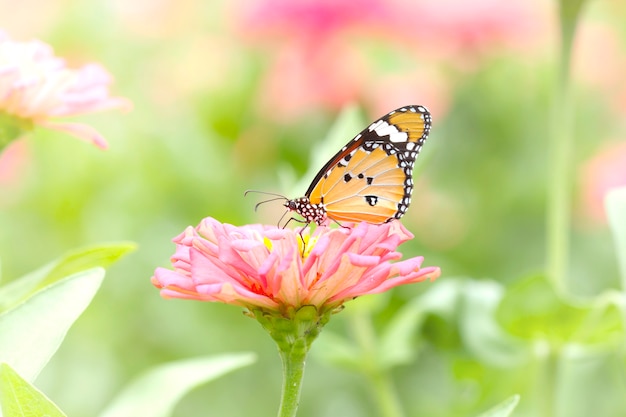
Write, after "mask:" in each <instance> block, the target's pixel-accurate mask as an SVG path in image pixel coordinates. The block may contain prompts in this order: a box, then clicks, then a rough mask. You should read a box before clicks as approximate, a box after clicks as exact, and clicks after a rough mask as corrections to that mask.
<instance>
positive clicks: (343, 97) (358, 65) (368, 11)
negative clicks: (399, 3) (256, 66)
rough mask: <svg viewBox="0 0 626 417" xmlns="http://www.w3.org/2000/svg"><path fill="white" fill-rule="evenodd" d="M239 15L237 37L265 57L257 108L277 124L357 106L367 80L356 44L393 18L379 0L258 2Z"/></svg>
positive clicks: (363, 57) (366, 65)
mask: <svg viewBox="0 0 626 417" xmlns="http://www.w3.org/2000/svg"><path fill="white" fill-rule="evenodd" d="M244 10H245V11H244V12H243V13H240V12H238V13H237V15H238V19H239V20H238V21H239V26H240V31H241V33H242V34H243V35H244V37H245V38H247V39H248V40H249V41H250V43H252V44H254V45H256V46H261V45H263V46H262V47H261V49H263V51H264V52H267V54H266V55H267V56H269V61H268V68H266V70H265V71H264V72H265V74H266V78H264V79H262V81H261V91H260V92H259V98H260V103H259V108H260V110H261V111H262V112H265V114H264V116H265V117H272V118H275V119H278V120H290V119H293V118H297V117H298V116H300V115H301V114H302V113H308V112H310V111H314V110H324V109H333V110H338V109H340V108H342V107H343V106H345V105H347V104H349V103H352V102H355V101H358V100H359V99H360V98H361V97H360V96H361V93H362V92H363V91H364V90H366V86H367V85H368V83H369V81H370V79H371V78H372V74H371V65H369V64H370V63H369V61H368V57H367V56H366V54H363V53H361V51H359V48H358V47H357V46H356V44H357V43H358V42H359V37H362V36H363V35H365V36H371V35H373V34H375V32H376V30H377V29H376V28H383V27H384V26H385V25H386V24H387V23H388V21H389V20H390V19H391V18H392V14H391V13H392V10H391V9H390V8H389V6H388V5H387V3H386V2H385V1H383V0H356V1H352V0H334V1H333V0H300V1H288V0H260V1H256V2H254V3H252V5H251V6H250V7H246V9H244ZM267 47H269V48H267Z"/></svg>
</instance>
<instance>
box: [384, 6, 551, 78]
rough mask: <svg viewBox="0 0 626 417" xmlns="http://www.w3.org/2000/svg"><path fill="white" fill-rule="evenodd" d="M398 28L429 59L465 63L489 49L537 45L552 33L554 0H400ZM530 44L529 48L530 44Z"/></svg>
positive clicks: (401, 34)
mask: <svg viewBox="0 0 626 417" xmlns="http://www.w3.org/2000/svg"><path fill="white" fill-rule="evenodd" d="M395 4H396V10H397V12H398V18H397V19H396V28H397V32H398V34H399V35H400V36H402V37H404V38H405V39H407V40H409V41H411V42H413V43H414V44H416V45H417V47H418V48H419V49H420V50H421V53H422V54H423V56H424V57H427V59H434V60H438V61H441V60H445V61H446V62H448V63H450V64H452V65H455V66H457V67H459V66H460V67H461V68H463V66H467V65H470V66H473V65H476V63H477V62H478V60H479V59H480V58H481V57H482V56H483V55H484V54H485V53H488V52H494V51H495V52H501V51H506V50H507V49H510V48H513V49H516V50H520V49H521V50H524V49H526V50H528V49H533V48H535V47H537V46H539V45H541V44H542V43H545V41H546V40H545V39H546V34H550V29H549V28H550V23H551V21H550V18H551V16H550V12H551V9H550V7H549V6H546V5H544V4H543V3H542V2H541V1H538V0H510V1H504V2H503V1H500V0H475V1H472V2H464V1H459V0H439V1H435V2H415V1H412V0H398V1H396V3H395ZM529 47H530V48H529Z"/></svg>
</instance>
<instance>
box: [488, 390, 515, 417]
mask: <svg viewBox="0 0 626 417" xmlns="http://www.w3.org/2000/svg"><path fill="white" fill-rule="evenodd" d="M519 399H520V396H519V395H513V396H512V397H509V398H507V399H506V400H504V401H502V402H501V403H500V404H498V405H496V406H495V407H493V408H490V409H489V410H487V411H485V412H484V413H482V414H481V415H480V416H478V417H508V416H510V415H511V413H512V412H513V410H515V407H517V403H519Z"/></svg>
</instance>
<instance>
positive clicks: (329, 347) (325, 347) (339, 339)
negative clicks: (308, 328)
mask: <svg viewBox="0 0 626 417" xmlns="http://www.w3.org/2000/svg"><path fill="white" fill-rule="evenodd" d="M311 355H312V356H314V357H315V358H317V359H319V360H321V361H324V362H326V363H330V364H332V365H335V366H337V367H341V368H343V369H347V370H350V371H361V370H363V362H364V360H363V352H361V350H359V348H358V345H357V344H356V343H355V342H353V341H350V340H348V339H347V338H345V337H343V336H340V335H338V334H337V333H333V332H331V331H329V330H324V331H323V332H322V334H321V336H320V337H319V338H318V339H317V341H316V342H315V343H314V344H313V346H312V348H311Z"/></svg>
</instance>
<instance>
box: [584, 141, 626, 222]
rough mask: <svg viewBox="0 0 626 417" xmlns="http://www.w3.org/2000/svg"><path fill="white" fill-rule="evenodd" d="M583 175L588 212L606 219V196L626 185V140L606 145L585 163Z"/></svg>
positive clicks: (595, 217)
mask: <svg viewBox="0 0 626 417" xmlns="http://www.w3.org/2000/svg"><path fill="white" fill-rule="evenodd" d="M581 177H582V181H581V182H582V196H583V199H584V206H585V210H586V212H587V214H589V216H590V217H591V218H592V219H594V220H596V221H602V222H603V221H606V217H605V213H604V197H605V196H606V194H607V193H608V192H609V191H610V190H611V189H613V188H618V187H624V186H626V141H621V142H613V143H611V144H608V145H605V146H604V147H603V148H602V149H600V151H599V152H597V153H596V154H595V155H594V156H593V157H591V159H590V160H589V161H587V162H586V163H585V165H584V166H583V169H582V171H581Z"/></svg>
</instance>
